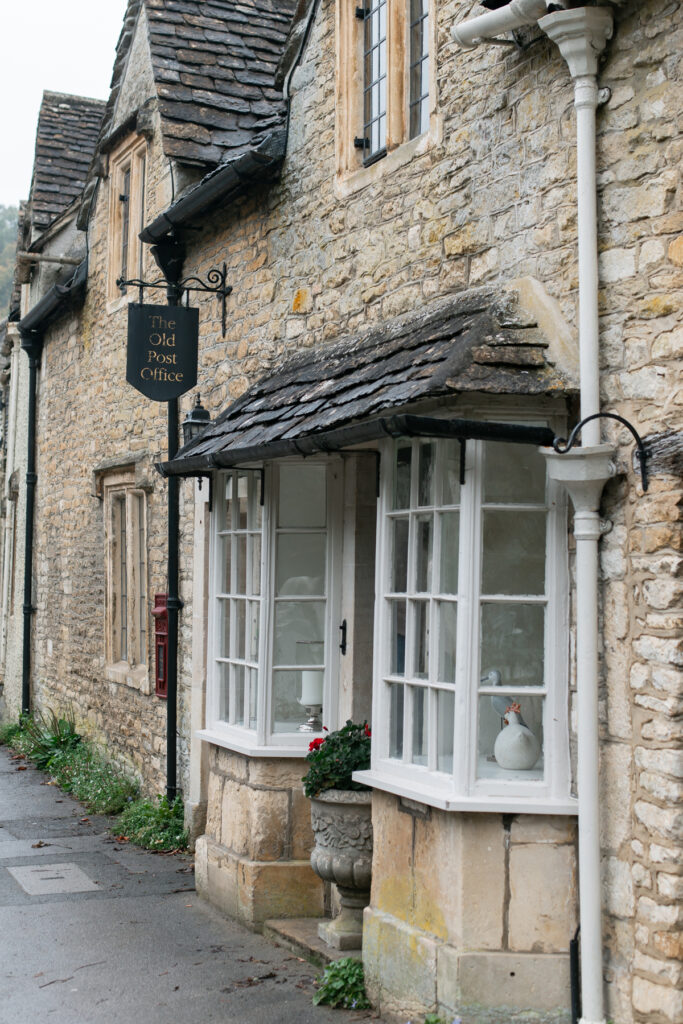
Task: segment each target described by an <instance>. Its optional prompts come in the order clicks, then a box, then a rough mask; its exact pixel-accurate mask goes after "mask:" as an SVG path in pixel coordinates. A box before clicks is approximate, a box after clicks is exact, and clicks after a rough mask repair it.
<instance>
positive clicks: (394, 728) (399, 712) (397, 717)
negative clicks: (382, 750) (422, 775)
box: [389, 683, 404, 759]
mask: <svg viewBox="0 0 683 1024" xmlns="http://www.w3.org/2000/svg"><path fill="white" fill-rule="evenodd" d="M390 690H391V692H390V697H389V757H394V758H399V759H400V758H402V757H403V690H404V686H403V683H394V684H392V686H391V688H390Z"/></svg>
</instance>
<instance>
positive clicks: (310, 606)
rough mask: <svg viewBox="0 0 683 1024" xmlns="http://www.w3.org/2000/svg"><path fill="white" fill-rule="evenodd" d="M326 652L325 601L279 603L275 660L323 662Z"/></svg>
mask: <svg viewBox="0 0 683 1024" xmlns="http://www.w3.org/2000/svg"><path fill="white" fill-rule="evenodd" d="M324 651H325V603H324V602H323V601H278V602H277V604H276V605H275V635H274V638H273V663H274V664H275V665H320V664H322V663H323V662H324Z"/></svg>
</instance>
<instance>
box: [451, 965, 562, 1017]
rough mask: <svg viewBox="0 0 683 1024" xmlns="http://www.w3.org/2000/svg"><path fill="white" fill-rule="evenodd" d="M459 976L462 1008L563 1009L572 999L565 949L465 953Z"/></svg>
mask: <svg viewBox="0 0 683 1024" xmlns="http://www.w3.org/2000/svg"><path fill="white" fill-rule="evenodd" d="M458 976H459V979H460V997H461V1003H460V1007H461V1008H464V1007H467V1006H486V1007H496V1008H501V1009H502V1008H505V1007H508V1008H514V1009H515V1010H517V1011H519V1010H525V1009H526V1010H532V1011H537V1012H539V1011H540V1012H542V1011H549V1010H559V1009H564V1008H566V1007H567V1006H568V1005H569V1001H570V995H569V956H568V955H567V954H566V953H562V954H546V955H543V954H538V953H536V954H532V953H529V954H514V953H463V954H462V955H461V956H460V957H459V970H458ZM437 995H440V993H437Z"/></svg>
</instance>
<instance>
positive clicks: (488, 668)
mask: <svg viewBox="0 0 683 1024" xmlns="http://www.w3.org/2000/svg"><path fill="white" fill-rule="evenodd" d="M465 456H466V457H465ZM463 474H464V477H463ZM381 476H382V479H381V496H380V508H379V518H378V552H377V581H376V582H377V585H376V594H377V599H376V600H377V604H376V609H375V672H374V677H375V687H374V693H373V759H372V768H371V770H370V771H369V772H367V773H362V778H363V780H364V781H366V782H369V783H370V784H372V785H373V786H376V787H377V788H381V789H385V790H388V791H390V792H395V793H397V794H399V795H404V796H408V797H413V798H415V799H418V800H423V801H424V802H426V803H429V804H433V805H434V806H438V807H443V808H447V809H459V808H462V809H468V808H470V809H472V810H496V809H499V810H501V809H502V810H505V809H511V810H512V809H515V808H518V809H521V810H531V811H533V810H535V809H536V810H539V811H540V810H545V811H548V810H549V808H550V807H553V808H554V810H555V811H556V812H558V813H561V812H564V811H570V810H572V809H573V803H572V801H571V800H570V798H569V790H568V741H567V732H568V730H567V683H566V662H567V643H566V637H567V624H566V608H565V603H564V601H563V595H564V593H565V591H566V566H565V561H566V530H565V511H564V506H563V503H562V496H561V493H560V492H559V489H558V488H557V487H556V485H555V484H553V482H552V481H549V480H547V478H546V471H545V460H544V458H543V456H542V455H541V454H540V453H539V452H538V450H537V449H536V448H534V447H532V446H530V445H524V444H511V443H507V442H506V443H502V442H488V441H487V442H484V441H472V440H468V441H467V442H466V447H465V449H464V451H463V450H462V449H461V446H460V442H458V441H457V440H413V441H411V440H405V441H403V440H399V441H396V442H391V443H389V444H388V445H387V447H386V449H385V451H384V452H383V458H382V474H381ZM461 478H463V482H462V483H461ZM509 708H512V713H510V712H509V711H508V709H509ZM506 718H507V720H508V723H509V724H507V725H506V724H505V723H506ZM504 730H509V731H507V732H506V733H505V736H504V737H501V733H503V731H504ZM499 737H501V738H500V739H499ZM360 777H361V776H359V778H360Z"/></svg>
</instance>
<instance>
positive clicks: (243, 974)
mask: <svg viewBox="0 0 683 1024" xmlns="http://www.w3.org/2000/svg"><path fill="white" fill-rule="evenodd" d="M8 765H9V766H10V767H9V770H8ZM12 765H13V762H11V761H9V758H8V755H7V752H6V751H5V750H4V748H0V919H1V920H2V927H1V928H0V992H2V997H1V998H0V1024H16V1022H17V1021H23V1020H30V1021H35V1022H37V1024H44V1022H45V1024H47V1022H49V1024H104V1022H107V1024H111V1021H112V1020H115V1021H118V1022H123V1024H133V1022H137V1021H144V1022H145V1024H194V1022H195V1021H201V1022H202V1024H205V1022H206V1024H213V1022H215V1024H219V1022H220V1024H346V1022H349V1024H351V1022H356V1021H370V1020H372V1019H375V1020H378V1018H373V1016H372V1014H371V1013H369V1012H360V1013H358V1012H355V1011H341V1010H330V1009H329V1008H328V1007H314V1006H313V1005H312V1003H311V997H312V995H313V992H314V988H315V986H314V981H315V978H316V977H317V976H318V974H319V973H320V972H319V970H318V969H317V968H316V967H313V966H312V965H311V964H309V963H307V962H306V961H305V960H304V959H303V958H302V957H300V956H297V955H296V954H295V953H292V952H289V951H288V950H285V949H282V948H278V947H276V946H274V945H273V944H272V943H270V942H269V941H268V940H267V939H265V938H264V937H263V936H261V935H257V934H254V933H253V932H250V931H248V929H246V928H245V927H244V926H242V925H240V924H239V923H237V922H235V921H231V920H229V919H227V918H225V917H223V916H222V915H221V914H219V913H218V912H217V911H216V910H215V909H214V908H213V907H211V906H210V905H209V904H207V903H205V902H204V901H203V900H201V899H200V898H199V896H198V895H197V893H196V891H195V890H194V877H193V874H192V861H191V857H190V856H189V855H185V856H177V855H172V856H162V855H159V854H153V853H147V852H145V851H142V850H139V849H137V848H134V847H132V846H129V845H128V844H125V843H121V842H120V841H117V840H116V838H115V837H114V836H113V835H112V834H111V833H110V832H108V831H106V830H105V825H106V824H108V823H109V821H108V819H106V818H104V819H103V818H95V817H94V816H93V817H91V816H89V815H86V813H85V811H84V810H83V808H82V807H81V806H80V805H79V804H77V803H76V802H75V801H73V800H70V798H68V797H65V796H64V794H62V793H60V792H59V790H57V789H56V788H55V787H52V786H49V787H48V786H42V785H41V782H44V781H45V776H44V775H42V773H39V772H35V771H33V770H30V771H27V772H19V773H17V772H16V771H15V770H14V768H13V767H12ZM34 797H35V800H34ZM57 801H61V802H60V803H58V802H57ZM3 809H5V810H6V811H7V812H9V813H6V814H3ZM22 811H23V816H22ZM63 812H65V813H63ZM83 817H88V818H90V822H89V823H88V824H87V825H84V824H83V823H82V822H81V820H80V819H81V818H83ZM38 842H40V843H41V845H39V846H35V847H34V845H33V844H34V843H38ZM58 876H59V877H58ZM40 879H42V886H43V887H42V888H41V887H40V885H39V884H38V881H37V880H40ZM27 880H28V885H27ZM84 880H85V881H84ZM85 882H87V888H80V887H79V886H80V885H85ZM31 883H32V884H31ZM32 885H33V888H32ZM50 886H52V888H51V889H50V888H49V887H50ZM31 888H32V891H27V889H28V890H31ZM69 888H70V889H71V890H72V891H67V889H69ZM76 890H77V891H76ZM379 1024H381V1021H380V1022H379Z"/></svg>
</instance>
